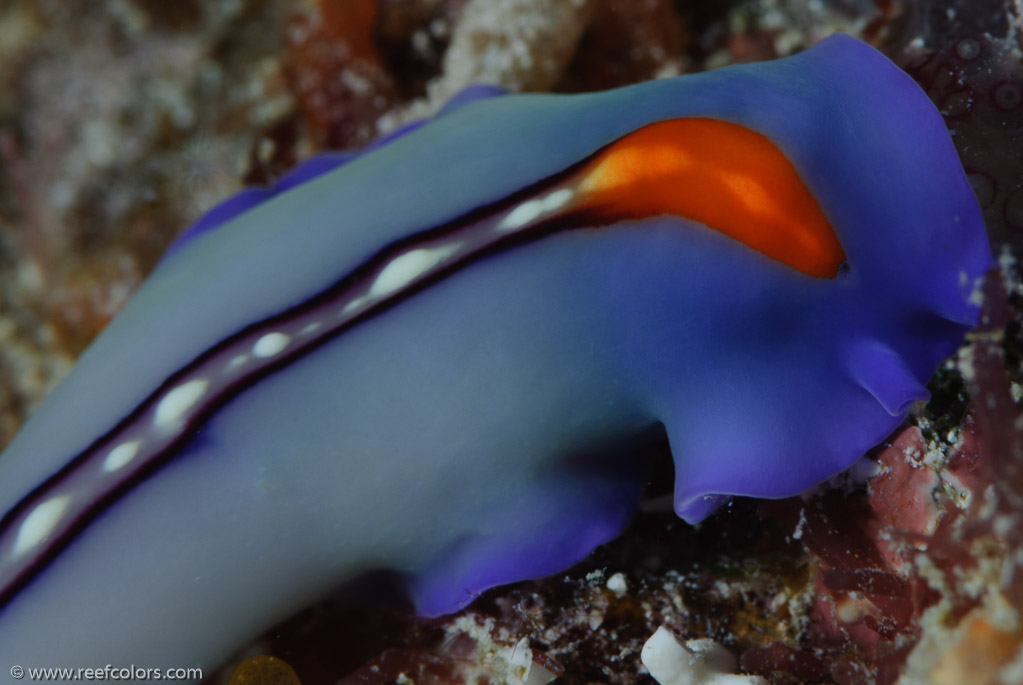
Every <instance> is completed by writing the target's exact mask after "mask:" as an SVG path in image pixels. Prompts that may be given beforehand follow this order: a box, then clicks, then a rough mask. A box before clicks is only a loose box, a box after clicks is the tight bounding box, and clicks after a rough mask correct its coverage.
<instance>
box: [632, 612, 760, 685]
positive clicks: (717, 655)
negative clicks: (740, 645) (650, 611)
mask: <svg viewBox="0 0 1023 685" xmlns="http://www.w3.org/2000/svg"><path fill="white" fill-rule="evenodd" d="M640 658H641V659H642V660H643V665H644V666H646V668H647V670H648V671H650V675H651V676H653V678H654V680H656V681H657V682H658V683H660V685H768V682H767V680H766V679H764V678H762V677H761V676H758V675H734V674H732V671H735V670H736V667H737V664H736V661H735V657H734V656H732V654H731V653H730V652H729V651H728V650H727V649H725V648H724V647H722V646H721V645H719V644H718V643H716V642H714V641H713V640H709V639H703V640H687V641H686V642H685V643H682V642H679V641H678V639H676V637H675V636H674V634H672V632H671V631H670V630H667V629H666V628H664V627H663V626H662V627H660V628H658V629H657V632H655V633H654V634H653V635H652V636H651V637H650V639H649V640H647V641H646V644H645V645H643V652H642V653H641V654H640Z"/></svg>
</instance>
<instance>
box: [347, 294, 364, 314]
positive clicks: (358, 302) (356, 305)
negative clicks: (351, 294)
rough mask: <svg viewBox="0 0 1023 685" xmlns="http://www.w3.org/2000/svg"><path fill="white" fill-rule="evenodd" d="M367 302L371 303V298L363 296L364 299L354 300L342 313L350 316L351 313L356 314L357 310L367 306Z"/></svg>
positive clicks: (357, 298)
mask: <svg viewBox="0 0 1023 685" xmlns="http://www.w3.org/2000/svg"><path fill="white" fill-rule="evenodd" d="M367 302H369V298H368V297H366V296H365V295H363V296H362V297H356V298H355V299H354V300H352V301H351V302H349V303H348V304H346V305H345V306H344V307H342V308H341V313H342V314H350V313H351V312H354V311H355V310H356V309H359V308H360V307H362V305H364V304H366V303H367Z"/></svg>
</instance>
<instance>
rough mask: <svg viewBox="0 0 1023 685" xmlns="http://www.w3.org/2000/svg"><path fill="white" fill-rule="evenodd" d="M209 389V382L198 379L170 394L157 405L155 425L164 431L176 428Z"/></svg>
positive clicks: (175, 389) (180, 386)
mask: <svg viewBox="0 0 1023 685" xmlns="http://www.w3.org/2000/svg"><path fill="white" fill-rule="evenodd" d="M207 387H209V381H207V380H206V379H204V378H196V379H193V380H190V381H188V382H186V383H182V384H181V385H179V386H178V387H176V388H174V389H173V390H171V391H170V392H168V393H167V394H166V395H164V397H163V399H162V400H160V404H158V405H156V414H155V415H154V417H153V425H155V426H156V427H157V428H163V429H172V428H176V427H177V425H178V423H179V422H180V421H181V418H182V417H183V416H184V415H185V414H186V413H187V412H188V410H189V409H191V408H192V406H193V405H194V404H195V403H196V402H198V401H199V398H200V397H202V396H203V393H205V392H206V388H207Z"/></svg>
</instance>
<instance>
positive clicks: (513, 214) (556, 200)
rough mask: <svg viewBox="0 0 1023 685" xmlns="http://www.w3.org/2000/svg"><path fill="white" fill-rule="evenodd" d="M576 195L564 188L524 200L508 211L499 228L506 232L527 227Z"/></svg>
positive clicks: (562, 205)
mask: <svg viewBox="0 0 1023 685" xmlns="http://www.w3.org/2000/svg"><path fill="white" fill-rule="evenodd" d="M574 195H575V193H574V192H572V191H571V190H570V189H568V188H562V189H560V190H555V191H554V192H553V193H550V194H548V195H545V196H544V197H538V198H536V199H535V200H530V201H528V202H523V203H522V204H521V205H519V206H518V207H516V208H515V209H513V210H512V211H510V212H508V215H507V216H505V217H504V219H502V220H501V223H499V224H497V230H498V232H501V233H505V232H508V231H517V230H519V229H520V228H525V227H526V226H528V225H529V224H531V223H533V222H534V221H536V220H537V219H539V218H540V217H542V216H544V215H545V214H552V213H554V212H555V211H557V210H558V209H560V208H562V207H564V206H565V205H566V204H568V202H569V201H570V200H571V199H572V197H573V196H574Z"/></svg>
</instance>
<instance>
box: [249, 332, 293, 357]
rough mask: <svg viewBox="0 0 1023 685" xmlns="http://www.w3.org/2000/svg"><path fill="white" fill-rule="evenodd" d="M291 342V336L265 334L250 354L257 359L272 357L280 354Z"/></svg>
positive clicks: (277, 333) (276, 333)
mask: <svg viewBox="0 0 1023 685" xmlns="http://www.w3.org/2000/svg"><path fill="white" fill-rule="evenodd" d="M289 342H291V336H290V335H285V334H284V333H280V332H276V331H275V332H273V333H267V334H266V335H264V336H263V337H262V338H260V339H259V340H257V341H256V343H255V344H254V345H253V346H252V354H254V355H256V356H257V357H262V358H264V359H265V358H266V357H272V356H274V355H275V354H278V353H280V352H281V351H283V350H284V348H285V347H287V346H288V343H289Z"/></svg>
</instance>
